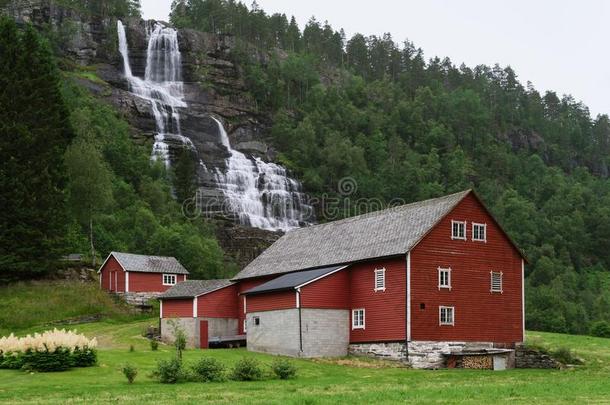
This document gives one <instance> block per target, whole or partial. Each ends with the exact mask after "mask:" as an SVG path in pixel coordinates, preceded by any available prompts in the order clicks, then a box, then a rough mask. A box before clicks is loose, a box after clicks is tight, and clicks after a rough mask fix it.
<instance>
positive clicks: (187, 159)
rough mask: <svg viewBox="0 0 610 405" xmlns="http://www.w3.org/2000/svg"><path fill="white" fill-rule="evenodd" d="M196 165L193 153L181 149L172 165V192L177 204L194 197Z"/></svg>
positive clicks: (186, 149)
mask: <svg viewBox="0 0 610 405" xmlns="http://www.w3.org/2000/svg"><path fill="white" fill-rule="evenodd" d="M196 175H197V174H196V165H195V159H194V156H193V153H192V152H191V150H190V149H188V148H182V149H181V150H180V152H179V154H178V156H177V158H176V164H175V165H174V181H173V183H172V184H173V185H174V190H175V192H176V198H177V199H178V203H179V204H182V203H183V202H184V201H186V200H187V199H189V198H193V197H194V196H195V191H196V184H195V178H196Z"/></svg>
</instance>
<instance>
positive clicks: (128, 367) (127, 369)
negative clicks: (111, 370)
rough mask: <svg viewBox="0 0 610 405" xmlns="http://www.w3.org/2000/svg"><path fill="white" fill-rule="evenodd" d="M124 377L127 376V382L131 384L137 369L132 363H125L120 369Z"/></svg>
mask: <svg viewBox="0 0 610 405" xmlns="http://www.w3.org/2000/svg"><path fill="white" fill-rule="evenodd" d="M121 371H122V372H123V375H124V376H125V378H127V382H128V383H129V384H133V382H134V380H135V379H136V376H137V375H138V369H137V368H136V367H135V366H134V365H132V364H129V363H128V364H125V365H124V366H123V368H122V369H121Z"/></svg>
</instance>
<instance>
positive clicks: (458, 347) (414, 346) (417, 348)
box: [409, 341, 494, 369]
mask: <svg viewBox="0 0 610 405" xmlns="http://www.w3.org/2000/svg"><path fill="white" fill-rule="evenodd" d="M493 347H494V345H493V343H491V342H435V341H415V342H409V364H410V365H411V367H413V368H424V369H437V368H445V367H446V364H445V361H446V358H445V356H444V355H446V354H450V353H452V352H463V351H474V350H482V349H492V348H493Z"/></svg>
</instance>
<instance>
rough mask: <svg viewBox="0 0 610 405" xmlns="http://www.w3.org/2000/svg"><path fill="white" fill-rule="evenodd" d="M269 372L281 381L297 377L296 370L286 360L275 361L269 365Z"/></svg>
mask: <svg viewBox="0 0 610 405" xmlns="http://www.w3.org/2000/svg"><path fill="white" fill-rule="evenodd" d="M271 370H272V371H273V374H275V375H276V376H277V377H278V378H279V379H281V380H287V379H289V378H293V377H294V376H296V375H297V368H296V367H295V365H294V364H293V363H292V362H291V361H289V360H287V359H280V358H278V359H275V360H274V361H273V363H271Z"/></svg>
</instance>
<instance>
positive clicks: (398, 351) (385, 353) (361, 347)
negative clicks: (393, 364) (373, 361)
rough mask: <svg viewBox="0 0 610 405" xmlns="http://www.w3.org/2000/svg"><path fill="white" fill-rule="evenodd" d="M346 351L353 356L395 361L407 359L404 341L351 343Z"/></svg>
mask: <svg viewBox="0 0 610 405" xmlns="http://www.w3.org/2000/svg"><path fill="white" fill-rule="evenodd" d="M347 351H348V353H349V354H350V355H353V356H368V357H376V358H380V359H386V360H397V361H405V360H406V359H407V348H406V345H405V342H379V343H352V344H350V345H349V346H348V348H347Z"/></svg>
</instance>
